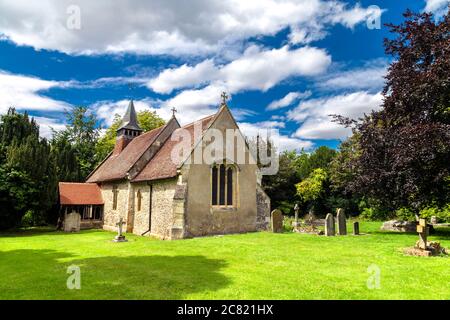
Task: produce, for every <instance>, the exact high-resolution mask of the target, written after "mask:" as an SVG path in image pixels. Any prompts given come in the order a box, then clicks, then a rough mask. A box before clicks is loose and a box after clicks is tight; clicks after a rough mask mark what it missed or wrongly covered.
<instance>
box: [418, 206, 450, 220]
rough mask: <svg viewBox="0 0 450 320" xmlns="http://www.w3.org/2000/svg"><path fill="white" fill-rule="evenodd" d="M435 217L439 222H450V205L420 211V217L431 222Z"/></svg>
mask: <svg viewBox="0 0 450 320" xmlns="http://www.w3.org/2000/svg"><path fill="white" fill-rule="evenodd" d="M433 216H435V217H436V218H437V219H438V222H450V203H449V204H447V205H446V206H445V207H443V208H438V207H428V208H425V209H423V210H421V211H420V217H421V218H424V219H427V220H430V219H431V217H433Z"/></svg>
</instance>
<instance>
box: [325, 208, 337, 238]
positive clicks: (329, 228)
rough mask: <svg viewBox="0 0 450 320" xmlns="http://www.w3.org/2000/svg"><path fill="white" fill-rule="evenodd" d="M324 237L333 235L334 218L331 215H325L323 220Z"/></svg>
mask: <svg viewBox="0 0 450 320" xmlns="http://www.w3.org/2000/svg"><path fill="white" fill-rule="evenodd" d="M325 235H326V236H327V237H330V236H334V235H335V228H334V217H333V215H332V214H331V213H329V214H327V216H326V218H325Z"/></svg>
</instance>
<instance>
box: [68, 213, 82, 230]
mask: <svg viewBox="0 0 450 320" xmlns="http://www.w3.org/2000/svg"><path fill="white" fill-rule="evenodd" d="M80 222H81V216H80V214H79V213H78V212H75V211H73V212H71V213H68V214H65V215H64V231H65V232H78V231H80Z"/></svg>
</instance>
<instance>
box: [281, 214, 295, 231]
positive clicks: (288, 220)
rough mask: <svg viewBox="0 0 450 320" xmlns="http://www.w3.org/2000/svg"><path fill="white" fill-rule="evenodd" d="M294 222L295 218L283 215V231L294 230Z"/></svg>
mask: <svg viewBox="0 0 450 320" xmlns="http://www.w3.org/2000/svg"><path fill="white" fill-rule="evenodd" d="M292 222H294V218H292V217H287V216H283V231H284V232H292V231H294V227H293V226H292Z"/></svg>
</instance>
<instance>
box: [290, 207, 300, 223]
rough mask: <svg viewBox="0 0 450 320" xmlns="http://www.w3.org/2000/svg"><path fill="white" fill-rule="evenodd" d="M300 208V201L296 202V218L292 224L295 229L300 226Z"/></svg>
mask: <svg viewBox="0 0 450 320" xmlns="http://www.w3.org/2000/svg"><path fill="white" fill-rule="evenodd" d="M299 210H300V207H299V205H298V203H296V204H295V206H294V212H295V220H294V222H293V223H292V226H293V227H294V229H295V228H297V227H298V226H299V223H298V211H299Z"/></svg>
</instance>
